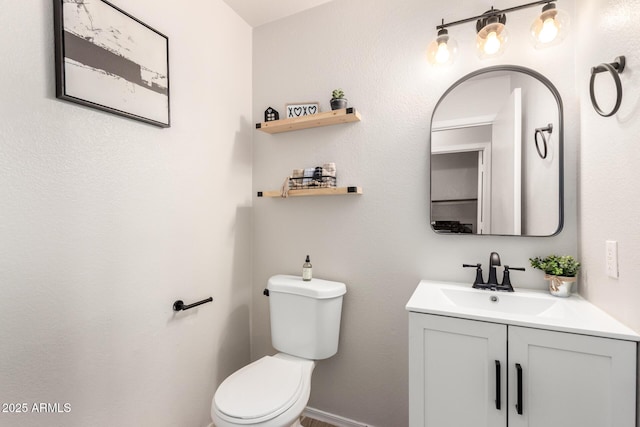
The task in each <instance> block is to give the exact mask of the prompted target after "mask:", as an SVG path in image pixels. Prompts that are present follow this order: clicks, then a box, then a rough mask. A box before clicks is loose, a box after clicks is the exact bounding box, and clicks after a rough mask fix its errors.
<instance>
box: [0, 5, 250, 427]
mask: <svg viewBox="0 0 640 427" xmlns="http://www.w3.org/2000/svg"><path fill="white" fill-rule="evenodd" d="M112 1H113V2H114V3H115V4H116V5H118V6H120V7H122V8H123V9H125V10H126V11H127V12H129V13H131V14H132V15H134V16H136V17H138V18H139V19H141V20H142V21H144V22H146V23H147V24H149V25H151V26H152V27H155V28H156V29H158V30H159V31H161V32H162V33H164V34H166V35H167V36H168V37H169V43H170V73H171V107H172V109H171V112H172V127H171V128H169V129H160V128H157V127H154V126H150V125H147V124H144V123H141V122H137V121H132V120H128V119H124V118H121V117H117V116H115V115H111V114H108V113H105V112H101V111H97V110H93V109H88V108H84V107H81V106H78V105H75V104H71V103H68V102H65V101H60V100H57V99H55V80H54V58H53V14H52V13H53V10H52V2H51V1H46V0H42V1H27V2H5V3H3V10H2V13H1V14H0V34H1V35H2V37H0V57H1V58H2V63H3V67H2V68H3V71H2V79H0V200H1V202H0V203H1V204H0V289H1V296H0V325H1V327H0V342H1V343H2V345H1V346H0V367H1V368H0V402H6V403H10V402H20V403H21V402H25V403H28V404H29V405H31V404H33V403H39V402H45V403H60V404H61V405H62V404H64V403H69V404H70V405H71V413H67V414H64V413H63V414H49V415H47V414H37V413H35V414H14V415H11V414H6V413H0V424H1V425H3V426H18V425H19V426H41V425H45V424H47V425H54V424H55V425H64V426H105V427H107V426H109V427H110V426H116V425H117V426H205V425H207V424H208V423H209V422H210V416H209V410H210V405H211V398H212V396H213V392H214V390H215V387H216V386H217V385H218V383H219V382H220V381H221V380H222V379H223V378H224V377H225V376H227V375H228V374H229V373H230V372H232V371H233V370H235V369H237V368H238V367H240V366H242V365H243V364H244V363H246V362H247V361H248V359H249V299H250V294H249V292H250V286H249V283H250V278H251V274H250V269H251V251H250V245H251V242H250V240H251V237H250V226H251V221H250V216H251V214H250V206H251V197H250V192H251V118H250V117H251V45H252V40H251V28H250V27H249V26H248V25H247V24H246V23H244V22H243V21H242V20H241V19H240V18H238V17H237V15H236V14H235V13H233V12H232V11H231V10H230V9H229V8H228V6H226V4H224V3H223V2H222V0H213V1H212V0H196V1H195V2H190V3H189V6H188V7H185V5H184V4H181V3H179V2H166V1H165V2H161V3H160V4H158V2H156V1H153V0H136V1H135V2H129V1H124V0H112ZM208 296H213V298H214V302H213V303H211V304H207V305H204V306H202V307H200V308H198V309H194V310H193V311H189V312H184V313H181V314H178V315H175V314H173V312H172V309H171V307H172V304H173V302H174V301H175V300H176V299H184V300H185V301H186V302H191V301H196V300H198V299H202V298H205V297H208ZM29 409H31V407H29Z"/></svg>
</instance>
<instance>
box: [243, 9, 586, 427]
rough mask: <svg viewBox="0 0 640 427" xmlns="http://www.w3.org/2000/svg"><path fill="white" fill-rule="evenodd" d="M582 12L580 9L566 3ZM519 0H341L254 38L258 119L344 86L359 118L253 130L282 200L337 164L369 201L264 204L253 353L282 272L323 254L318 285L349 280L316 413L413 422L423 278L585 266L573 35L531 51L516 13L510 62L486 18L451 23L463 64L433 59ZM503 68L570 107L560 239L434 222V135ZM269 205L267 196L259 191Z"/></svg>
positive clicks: (528, 15)
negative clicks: (467, 81) (476, 82)
mask: <svg viewBox="0 0 640 427" xmlns="http://www.w3.org/2000/svg"><path fill="white" fill-rule="evenodd" d="M562 3H563V7H564V8H565V9H568V11H569V13H570V14H571V16H573V7H574V2H572V1H563V2H562ZM492 4H493V5H494V6H495V7H497V8H506V7H509V6H514V5H516V4H519V3H518V2H516V1H506V0H504V1H497V2H495V3H491V2H489V1H484V0H483V1H482V2H478V1H473V0H465V1H461V2H448V3H443V2H437V1H435V0H429V1H425V0H406V1H402V2H397V1H394V0H376V1H375V2H371V1H370V0H351V1H335V2H331V3H327V4H325V5H322V6H320V7H318V8H315V9H313V10H310V11H308V12H305V13H302V14H298V15H296V16H294V17H291V18H286V19H283V20H280V21H277V22H275V23H272V24H267V25H264V26H261V27H259V28H257V29H255V30H254V38H253V42H254V55H253V58H254V63H253V70H254V76H253V85H254V109H253V114H254V117H255V118H256V121H259V120H260V118H261V117H262V114H263V111H264V110H265V109H266V108H267V107H268V106H272V107H274V108H276V109H278V110H279V111H280V112H281V113H282V112H283V111H284V105H285V104H286V103H288V102H296V101H319V102H320V105H321V107H322V108H323V109H324V110H325V111H326V110H328V109H329V98H330V94H331V90H333V89H335V88H337V87H341V88H343V89H344V90H345V92H346V96H347V98H349V102H350V104H351V105H352V106H354V107H356V108H357V109H358V110H359V111H360V112H361V113H362V118H363V119H362V121H361V122H360V123H355V124H348V125H340V126H333V127H327V128H318V129H311V130H307V131H298V132H290V133H284V134H279V135H268V134H264V133H261V132H258V131H255V132H254V151H253V153H254V155H253V159H254V160H253V162H254V169H253V187H254V192H255V191H258V190H272V189H277V188H279V186H280V185H281V184H282V181H283V179H284V178H285V176H287V175H289V174H290V173H291V170H292V169H294V168H301V167H310V166H315V165H321V164H322V163H324V162H327V161H334V162H336V166H337V170H338V180H339V185H360V186H362V187H363V190H364V194H363V195H361V196H344V197H333V198H332V197H328V198H321V197H318V198H292V199H287V200H280V199H258V198H256V199H254V236H255V237H254V246H253V254H254V278H253V295H254V304H253V308H252V328H253V329H252V358H254V359H255V358H258V357H260V356H262V355H263V354H268V353H271V352H272V351H273V349H272V348H271V346H270V342H269V324H268V319H269V317H268V304H267V303H268V302H267V298H263V297H260V294H261V292H262V289H263V288H264V286H265V285H266V282H267V279H268V277H269V276H271V275H273V274H276V273H290V274H300V269H301V267H302V263H303V261H304V256H305V255H306V254H307V253H308V254H310V255H311V259H312V261H313V266H314V275H315V276H317V277H320V278H326V279H333V280H340V281H343V282H345V283H346V284H347V295H346V297H345V302H344V307H343V325H342V335H341V342H340V348H339V351H338V354H337V355H336V356H334V357H333V358H331V359H328V360H325V361H321V362H319V364H318V366H317V368H316V370H315V372H314V376H313V387H312V396H311V401H310V406H312V407H316V408H319V409H322V410H326V411H329V412H331V413H335V414H339V415H342V416H345V417H348V418H352V419H356V420H359V421H362V422H366V423H369V424H370V425H374V426H380V427H388V426H403V425H406V424H407V400H408V399H407V375H408V372H407V358H408V355H407V323H408V322H407V313H406V311H405V310H404V305H405V304H406V302H407V300H408V299H409V296H410V295H411V293H412V292H413V290H414V289H415V286H416V285H417V283H418V281H419V280H420V279H424V278H429V279H446V280H458V281H463V282H468V283H472V282H473V278H474V272H473V271H471V270H469V269H463V268H462V267H461V264H462V263H464V262H471V263H475V262H482V263H484V264H485V265H486V263H487V259H488V257H489V254H490V252H491V251H497V252H499V253H500V254H501V256H502V261H503V263H506V264H509V265H512V266H523V267H528V265H529V263H528V258H529V257H532V256H536V255H546V254H549V253H551V252H558V253H567V254H573V255H575V254H576V252H577V235H576V199H575V195H576V168H575V164H576V148H577V145H578V144H577V141H578V136H579V132H578V131H579V124H578V119H579V112H578V100H577V97H576V93H575V82H574V69H575V64H574V36H573V35H569V37H568V38H567V39H566V40H565V42H564V43H563V44H561V45H559V46H556V47H554V48H551V49H549V50H547V51H536V50H534V49H533V48H531V47H530V45H529V44H528V39H527V31H528V28H529V26H530V24H531V22H530V21H531V20H532V19H533V16H534V15H535V14H536V13H537V12H538V11H537V10H534V9H531V10H530V11H529V12H526V11H521V12H518V13H514V14H513V15H510V17H509V22H510V23H513V25H514V27H513V28H514V29H519V30H517V31H516V30H514V31H513V32H512V33H511V42H512V45H511V47H510V49H509V50H508V51H507V52H506V54H505V55H504V56H503V57H502V58H500V59H499V60H492V61H480V60H479V59H477V57H476V56H475V53H474V52H473V49H474V44H475V42H474V40H473V25H474V24H473V23H472V24H468V25H466V26H464V25H463V26H460V27H458V28H452V29H451V31H450V34H451V35H455V36H456V37H457V38H458V43H459V44H460V54H461V58H460V59H461V60H459V61H458V62H457V63H456V64H454V66H453V67H450V68H447V69H444V70H438V69H433V68H430V67H429V66H428V65H427V63H426V47H427V45H428V44H429V42H430V41H431V39H432V38H434V37H435V35H436V31H435V26H436V25H437V24H438V23H440V20H441V19H442V18H445V20H447V21H452V20H457V19H461V18H465V17H467V16H469V15H470V14H474V13H482V12H483V11H485V10H487V9H489V8H490V7H491V5H492ZM499 63H505V64H519V65H523V66H527V67H530V68H533V69H535V70H537V71H540V72H542V73H543V74H545V75H547V77H548V78H549V79H550V80H551V81H552V82H553V83H554V84H555V85H556V87H557V88H558V90H559V91H560V93H561V95H562V97H563V100H564V102H565V119H566V122H565V123H566V128H565V137H566V154H567V155H566V162H567V168H566V171H565V182H566V189H567V195H566V220H565V227H564V230H563V231H562V232H561V233H560V235H558V236H555V237H551V238H522V237H486V236H441V235H436V234H435V233H434V232H433V231H432V230H431V227H430V225H429V201H428V189H429V171H428V164H429V148H428V139H429V128H430V119H431V113H432V111H433V107H434V106H435V103H436V102H437V101H438V99H439V98H440V96H441V94H442V93H443V92H444V91H445V90H446V88H447V87H448V86H449V85H451V84H452V83H453V82H455V81H456V80H457V79H458V78H460V77H462V76H463V75H465V74H467V73H469V72H471V71H473V70H475V69H477V68H480V67H484V66H490V65H496V64H499ZM254 196H255V194H254ZM513 279H514V282H515V284H516V285H517V286H526V287H537V288H544V287H545V286H546V285H547V284H546V282H544V281H543V280H542V273H541V272H539V271H533V270H531V269H530V268H528V269H527V271H526V272H525V273H522V274H515V275H513Z"/></svg>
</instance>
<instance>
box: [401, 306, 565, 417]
mask: <svg viewBox="0 0 640 427" xmlns="http://www.w3.org/2000/svg"><path fill="white" fill-rule="evenodd" d="M506 355H507V327H506V326H505V325H499V324H495V323H487V322H480V321H474V320H464V319H458V318H452V317H445V316H436V315H428V314H418V313H410V314H409V426H410V427H424V426H427V427H470V426H473V427H500V426H502V427H506V425H507V416H506V413H507V391H506V374H507V370H506V363H507V360H506ZM565 427H566V426H565Z"/></svg>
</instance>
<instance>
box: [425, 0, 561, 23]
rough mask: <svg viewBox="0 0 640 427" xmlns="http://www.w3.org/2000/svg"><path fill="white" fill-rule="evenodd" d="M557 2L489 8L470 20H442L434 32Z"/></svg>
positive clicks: (546, 0)
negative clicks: (445, 21)
mask: <svg viewBox="0 0 640 427" xmlns="http://www.w3.org/2000/svg"><path fill="white" fill-rule="evenodd" d="M556 1H557V0H539V1H534V2H531V3H526V4H522V5H520V6H514V7H510V8H508V9H500V10H498V9H494V8H493V7H492V8H491V10H490V11H488V12H485V13H483V14H482V15H478V16H474V17H471V18H466V19H461V20H459V21H453V22H449V23H446V24H445V23H444V19H443V20H442V24H440V25H436V30H442V29H444V28H447V27H452V26H454V25H459V24H466V23H467V22H472V21H477V20H478V19H482V18H486V17H488V16H493V15H496V16H497V15H504V14H506V13H509V12H513V11H516V10H520V9H526V8H529V7H533V6H538V5H541V4H549V3H555V2H556Z"/></svg>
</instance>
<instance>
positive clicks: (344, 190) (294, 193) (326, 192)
mask: <svg viewBox="0 0 640 427" xmlns="http://www.w3.org/2000/svg"><path fill="white" fill-rule="evenodd" d="M349 194H362V188H361V187H331V188H310V189H304V190H289V197H304V196H340V195H349ZM258 197H280V198H283V197H282V191H280V190H274V191H258Z"/></svg>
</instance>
